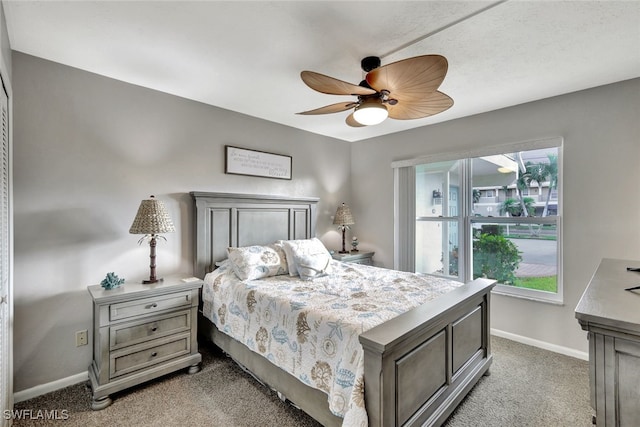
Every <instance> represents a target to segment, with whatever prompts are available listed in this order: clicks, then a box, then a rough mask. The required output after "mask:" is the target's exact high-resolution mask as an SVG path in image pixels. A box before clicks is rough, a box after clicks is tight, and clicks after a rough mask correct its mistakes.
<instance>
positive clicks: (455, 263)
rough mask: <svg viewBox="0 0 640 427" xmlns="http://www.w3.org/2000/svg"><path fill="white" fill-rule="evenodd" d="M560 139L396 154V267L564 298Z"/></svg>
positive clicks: (558, 300) (515, 291)
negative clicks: (460, 152) (399, 157)
mask: <svg viewBox="0 0 640 427" xmlns="http://www.w3.org/2000/svg"><path fill="white" fill-rule="evenodd" d="M561 142H562V141H561V139H559V138H555V139H551V140H543V141H535V142H528V143H520V144H513V145H511V146H506V147H498V148H493V149H490V150H485V151H484V152H478V153H467V154H468V155H467V156H465V157H464V158H453V159H446V156H438V157H435V156H434V157H429V158H424V159H413V160H410V161H402V162H396V164H394V167H395V168H396V210H397V212H398V215H397V218H398V219H399V220H398V224H396V240H395V243H396V253H397V257H396V261H397V262H396V266H395V267H396V268H399V269H405V270H409V271H415V272H418V273H425V274H436V275H443V276H447V277H451V278H454V279H458V280H462V281H469V280H472V279H474V278H477V277H489V278H492V279H496V280H497V281H498V285H496V288H495V292H498V293H504V294H509V295H514V296H519V297H525V298H532V299H539V300H544V301H550V302H556V303H561V302H562V280H561V268H560V267H561V247H562V245H561V243H562V242H561V236H562V234H561V232H560V226H561V217H560V212H561V209H560V208H561V206H560V200H561V189H560V185H559V184H560V161H559V158H560V154H561V148H560V147H561ZM487 151H488V152H487ZM443 157H444V158H445V160H442V158H443ZM451 157H454V156H451ZM411 180H413V182H412V183H411V184H412V185H408V187H407V188H408V189H409V190H406V189H405V191H399V190H400V187H399V186H400V185H402V183H403V182H405V183H408V182H409V181H411ZM436 193H437V194H438V196H439V197H438V198H437V202H436V197H435V195H436ZM411 197H413V200H411V201H408V199H409V198H411ZM412 213H415V215H413V214H412ZM412 218H414V221H415V223H414V224H412V225H408V223H409V222H410V221H411V220H412Z"/></svg>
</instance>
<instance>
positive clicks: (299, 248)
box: [282, 237, 331, 278]
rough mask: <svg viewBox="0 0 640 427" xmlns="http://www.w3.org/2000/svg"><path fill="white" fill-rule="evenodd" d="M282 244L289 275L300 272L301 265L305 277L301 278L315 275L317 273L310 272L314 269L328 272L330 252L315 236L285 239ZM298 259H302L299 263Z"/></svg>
mask: <svg viewBox="0 0 640 427" xmlns="http://www.w3.org/2000/svg"><path fill="white" fill-rule="evenodd" d="M282 244H283V246H284V251H285V253H286V257H287V265H288V267H289V275H290V276H296V275H298V274H300V266H301V265H302V266H303V268H304V269H305V271H304V273H303V275H304V276H305V277H303V278H310V277H315V276H316V275H317V274H312V271H315V270H319V271H322V272H323V273H322V274H324V273H326V272H328V268H329V266H328V265H329V261H330V260H331V254H330V253H329V251H328V250H327V248H325V247H324V245H323V244H322V242H321V241H320V239H318V238H317V237H314V238H312V239H303V240H285V241H283V242H282ZM312 258H313V259H312ZM316 258H317V259H316ZM298 260H301V261H302V262H301V265H300V264H299V263H298Z"/></svg>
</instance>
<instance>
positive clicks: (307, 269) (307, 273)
mask: <svg viewBox="0 0 640 427" xmlns="http://www.w3.org/2000/svg"><path fill="white" fill-rule="evenodd" d="M294 259H295V261H296V267H297V268H298V274H300V278H301V279H303V280H311V279H314V278H316V277H321V276H326V275H327V273H329V272H330V271H331V255H329V254H328V253H326V252H324V253H316V254H306V255H294Z"/></svg>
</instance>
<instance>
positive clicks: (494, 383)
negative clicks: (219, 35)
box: [14, 337, 592, 427]
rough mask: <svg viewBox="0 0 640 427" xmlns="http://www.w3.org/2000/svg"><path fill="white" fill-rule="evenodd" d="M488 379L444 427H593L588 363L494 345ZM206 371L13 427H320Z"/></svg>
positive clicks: (30, 406) (208, 366) (259, 391)
mask: <svg viewBox="0 0 640 427" xmlns="http://www.w3.org/2000/svg"><path fill="white" fill-rule="evenodd" d="M492 346H493V353H494V362H493V366H492V368H491V375H490V376H488V377H483V378H482V379H481V380H480V382H479V383H478V385H477V386H476V387H475V388H474V389H473V390H472V391H471V393H470V394H469V395H468V396H467V398H466V399H465V400H464V401H463V403H462V404H461V405H460V406H459V407H458V409H457V410H456V411H455V412H454V413H453V415H452V416H451V418H450V419H449V420H448V421H447V423H446V424H445V425H446V426H447V427H459V426H491V427H502V426H505V427H507V426H509V427H517V426H532V427H533V426H536V427H539V426H544V427H549V426H553V427H563V426H567V427H575V426H584V427H589V426H591V413H592V411H591V408H590V406H589V380H588V364H587V362H585V361H582V360H577V359H573V358H570V357H566V356H562V355H558V354H555V353H551V352H548V351H545V350H540V349H537V348H533V347H529V346H526V345H522V344H518V343H515V342H513V341H509V340H505V339H501V338H497V337H493V338H492ZM201 351H202V353H203V369H202V371H200V372H199V373H197V374H195V375H187V374H184V373H183V372H180V373H176V374H171V375H168V376H166V377H163V378H162V379H160V380H157V381H153V382H150V383H147V384H144V385H141V386H139V387H136V388H134V389H131V390H128V391H125V392H121V393H118V394H116V395H114V396H113V397H114V403H113V405H111V406H110V407H108V408H106V409H104V410H102V411H92V410H91V409H90V406H89V405H90V401H91V397H90V392H89V390H88V389H87V387H86V384H84V383H82V384H77V385H74V386H71V387H67V388H65V389H62V390H59V391H56V392H53V393H49V394H47V395H44V396H40V397H37V398H35V399H31V400H28V401H25V402H21V403H18V404H16V405H15V409H25V410H31V413H32V414H33V417H36V416H37V415H38V412H37V411H38V410H41V411H44V410H47V411H53V410H57V411H58V414H62V413H63V412H62V410H65V411H66V412H64V413H68V419H66V420H58V421H44V420H36V419H31V420H14V426H42V425H60V426H70V427H71V426H140V427H142V426H187V425H188V426H215V427H218V426H220V427H222V426H224V427H232V426H237V427H244V426H247V427H249V426H277V427H289V426H291V427H293V426H318V423H316V422H315V421H314V420H312V419H311V418H310V417H308V416H307V415H306V414H304V413H302V412H301V411H299V410H298V409H296V408H293V407H291V406H289V405H287V404H285V403H282V402H281V401H280V400H279V399H278V398H277V396H276V395H275V393H273V392H271V391H270V390H268V389H266V388H265V387H263V386H261V385H260V384H259V383H258V382H256V381H255V380H254V379H253V378H252V377H251V376H249V375H248V374H246V373H245V372H244V371H242V370H241V369H239V368H238V367H237V366H236V365H235V364H234V363H233V362H232V361H230V359H228V358H226V357H224V355H222V354H220V353H219V352H218V351H216V350H215V349H213V348H212V347H209V346H201Z"/></svg>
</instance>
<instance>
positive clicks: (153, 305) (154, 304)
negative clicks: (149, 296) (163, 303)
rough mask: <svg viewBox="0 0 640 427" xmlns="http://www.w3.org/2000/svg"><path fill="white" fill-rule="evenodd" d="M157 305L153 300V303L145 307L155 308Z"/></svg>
mask: <svg viewBox="0 0 640 427" xmlns="http://www.w3.org/2000/svg"><path fill="white" fill-rule="evenodd" d="M157 306H158V304H156V303H155V302H154V303H153V304H150V305H148V306H147V308H156V307H157Z"/></svg>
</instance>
